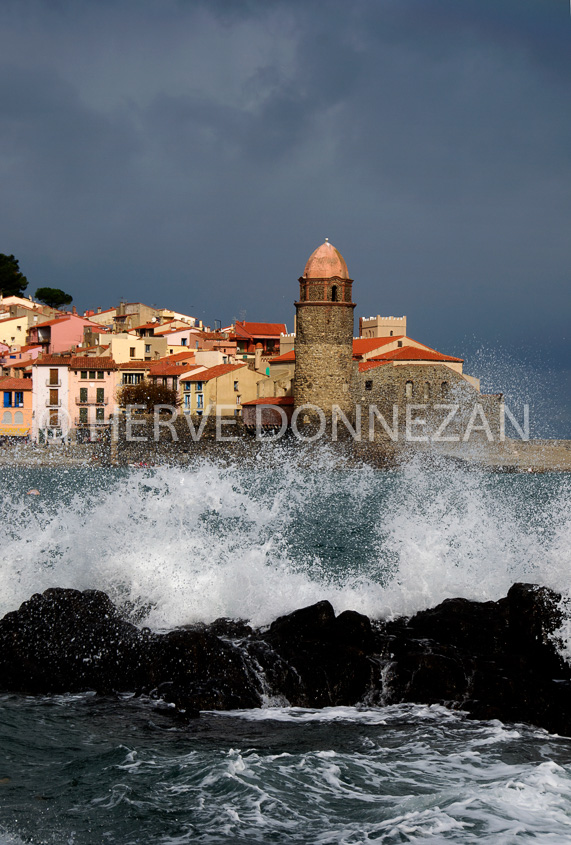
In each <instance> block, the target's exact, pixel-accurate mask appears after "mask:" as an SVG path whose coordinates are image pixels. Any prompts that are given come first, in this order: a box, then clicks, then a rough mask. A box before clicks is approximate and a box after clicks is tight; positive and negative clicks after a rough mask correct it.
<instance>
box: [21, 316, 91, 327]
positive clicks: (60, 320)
mask: <svg viewBox="0 0 571 845" xmlns="http://www.w3.org/2000/svg"><path fill="white" fill-rule="evenodd" d="M81 319H82V320H83V319H85V318H84V317H82V318H81ZM68 320H71V315H70V316H69V317H58V318H57V319H56V320H46V321H45V323H34V325H33V326H30V330H31V329H39V328H40V326H41V327H42V329H43V328H44V327H45V326H55V324H56V323H67V321H68Z"/></svg>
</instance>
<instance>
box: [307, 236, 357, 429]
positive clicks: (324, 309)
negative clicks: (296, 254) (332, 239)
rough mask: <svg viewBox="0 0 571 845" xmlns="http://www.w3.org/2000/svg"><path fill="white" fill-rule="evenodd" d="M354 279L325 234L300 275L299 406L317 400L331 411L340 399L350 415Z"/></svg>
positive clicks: (329, 415)
mask: <svg viewBox="0 0 571 845" xmlns="http://www.w3.org/2000/svg"><path fill="white" fill-rule="evenodd" d="M352 288H353V279H351V278H349V271H348V269H347V265H346V263H345V259H344V258H343V256H342V255H341V253H340V252H339V251H338V250H336V249H335V247H334V246H333V244H330V243H329V240H328V239H326V240H325V243H323V244H321V246H319V247H318V248H317V249H316V250H315V252H313V253H312V254H311V255H310V257H309V260H308V262H307V264H306V265H305V270H304V273H303V276H301V278H300V279H299V301H298V302H296V303H295V308H296V336H295V376H294V382H293V396H294V406H295V407H296V408H299V407H300V406H301V405H306V404H312V405H317V407H319V408H321V409H322V410H323V411H324V413H325V416H326V417H327V418H330V417H331V413H332V411H331V408H332V405H339V407H340V408H341V410H342V411H343V412H344V413H345V414H346V415H347V416H348V417H349V418H351V417H352V416H353V412H354V409H353V396H352V391H351V382H352V376H353V310H354V308H355V303H354V302H353V301H352Z"/></svg>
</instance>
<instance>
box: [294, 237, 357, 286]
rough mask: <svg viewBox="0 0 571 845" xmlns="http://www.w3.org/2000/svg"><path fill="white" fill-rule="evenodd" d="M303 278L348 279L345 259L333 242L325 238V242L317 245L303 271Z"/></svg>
mask: <svg viewBox="0 0 571 845" xmlns="http://www.w3.org/2000/svg"><path fill="white" fill-rule="evenodd" d="M302 278H304V279H332V278H336V279H348V278H349V270H348V269H347V265H346V263H345V259H344V258H343V256H342V255H341V253H340V252H339V250H338V249H335V247H334V246H333V244H330V243H329V239H328V238H325V243H323V244H321V246H318V247H317V249H316V250H315V251H314V252H312V253H311V255H310V256H309V259H308V261H307V264H306V265H305V270H304V271H303V277H302Z"/></svg>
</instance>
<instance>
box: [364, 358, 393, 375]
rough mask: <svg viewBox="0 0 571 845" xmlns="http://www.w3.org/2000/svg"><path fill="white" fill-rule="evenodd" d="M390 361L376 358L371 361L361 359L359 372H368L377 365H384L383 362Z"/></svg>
mask: <svg viewBox="0 0 571 845" xmlns="http://www.w3.org/2000/svg"><path fill="white" fill-rule="evenodd" d="M388 363H389V362H388V361H377V360H375V359H373V360H369V361H359V372H360V373H366V372H367V370H374V369H375V368H376V367H382V366H383V364H388Z"/></svg>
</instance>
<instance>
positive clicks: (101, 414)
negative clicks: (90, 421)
mask: <svg viewBox="0 0 571 845" xmlns="http://www.w3.org/2000/svg"><path fill="white" fill-rule="evenodd" d="M95 419H96V421H97V422H103V421H104V420H105V408H96V409H95Z"/></svg>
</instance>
